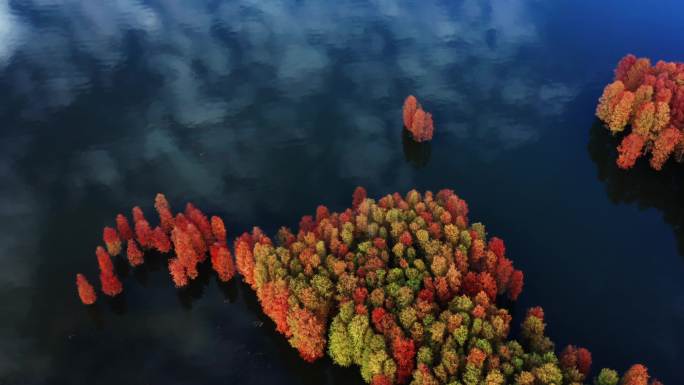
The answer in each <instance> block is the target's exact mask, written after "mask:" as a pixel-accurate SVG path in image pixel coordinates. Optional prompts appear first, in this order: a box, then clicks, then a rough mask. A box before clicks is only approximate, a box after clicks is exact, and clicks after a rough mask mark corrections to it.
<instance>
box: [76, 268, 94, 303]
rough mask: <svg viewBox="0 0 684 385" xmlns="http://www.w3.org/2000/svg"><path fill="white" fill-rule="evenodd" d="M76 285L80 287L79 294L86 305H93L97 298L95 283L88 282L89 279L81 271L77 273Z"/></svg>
mask: <svg viewBox="0 0 684 385" xmlns="http://www.w3.org/2000/svg"><path fill="white" fill-rule="evenodd" d="M76 287H77V288H78V296H79V298H81V302H83V304H84V305H92V304H94V303H95V301H96V300H97V295H96V294H95V289H93V285H91V284H90V282H88V279H87V278H86V277H85V276H84V275H83V274H81V273H78V274H76Z"/></svg>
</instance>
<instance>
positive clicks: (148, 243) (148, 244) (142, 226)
mask: <svg viewBox="0 0 684 385" xmlns="http://www.w3.org/2000/svg"><path fill="white" fill-rule="evenodd" d="M135 238H136V239H137V241H138V243H139V244H140V246H142V247H143V248H144V249H151V248H152V247H154V243H153V241H152V229H151V228H150V224H149V222H147V221H146V220H144V219H141V220H138V221H136V222H135Z"/></svg>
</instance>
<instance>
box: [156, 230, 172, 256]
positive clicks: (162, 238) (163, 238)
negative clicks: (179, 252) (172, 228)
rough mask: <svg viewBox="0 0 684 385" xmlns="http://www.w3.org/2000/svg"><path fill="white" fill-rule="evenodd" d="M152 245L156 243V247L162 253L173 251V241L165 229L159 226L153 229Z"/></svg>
mask: <svg viewBox="0 0 684 385" xmlns="http://www.w3.org/2000/svg"><path fill="white" fill-rule="evenodd" d="M152 245H154V248H155V249H157V250H158V251H159V252H160V253H168V252H169V251H171V241H170V240H169V237H168V236H167V235H166V233H165V232H164V230H162V228H161V227H159V226H157V227H155V228H154V230H152Z"/></svg>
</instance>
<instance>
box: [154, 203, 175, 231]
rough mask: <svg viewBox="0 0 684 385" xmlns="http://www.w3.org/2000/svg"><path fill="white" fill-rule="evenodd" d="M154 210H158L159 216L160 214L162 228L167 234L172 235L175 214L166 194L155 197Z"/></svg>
mask: <svg viewBox="0 0 684 385" xmlns="http://www.w3.org/2000/svg"><path fill="white" fill-rule="evenodd" d="M154 208H155V209H156V210H157V214H159V223H160V226H161V228H162V229H164V232H165V233H167V234H168V233H170V232H171V230H173V212H172V211H171V206H170V205H169V202H168V201H167V200H166V197H165V196H164V194H162V193H158V194H157V196H156V197H154Z"/></svg>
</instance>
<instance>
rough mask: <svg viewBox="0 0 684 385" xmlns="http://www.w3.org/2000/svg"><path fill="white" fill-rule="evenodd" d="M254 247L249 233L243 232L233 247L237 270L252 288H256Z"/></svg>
mask: <svg viewBox="0 0 684 385" xmlns="http://www.w3.org/2000/svg"><path fill="white" fill-rule="evenodd" d="M253 248H254V241H253V240H252V236H251V235H250V234H249V233H243V234H242V235H240V237H238V238H236V239H235V243H234V246H233V249H234V250H235V262H236V265H237V270H238V272H239V273H240V275H242V278H243V279H244V281H245V282H246V283H247V284H249V285H250V286H251V287H252V289H254V290H256V284H255V282H254V265H255V261H254V255H252V249H253Z"/></svg>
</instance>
